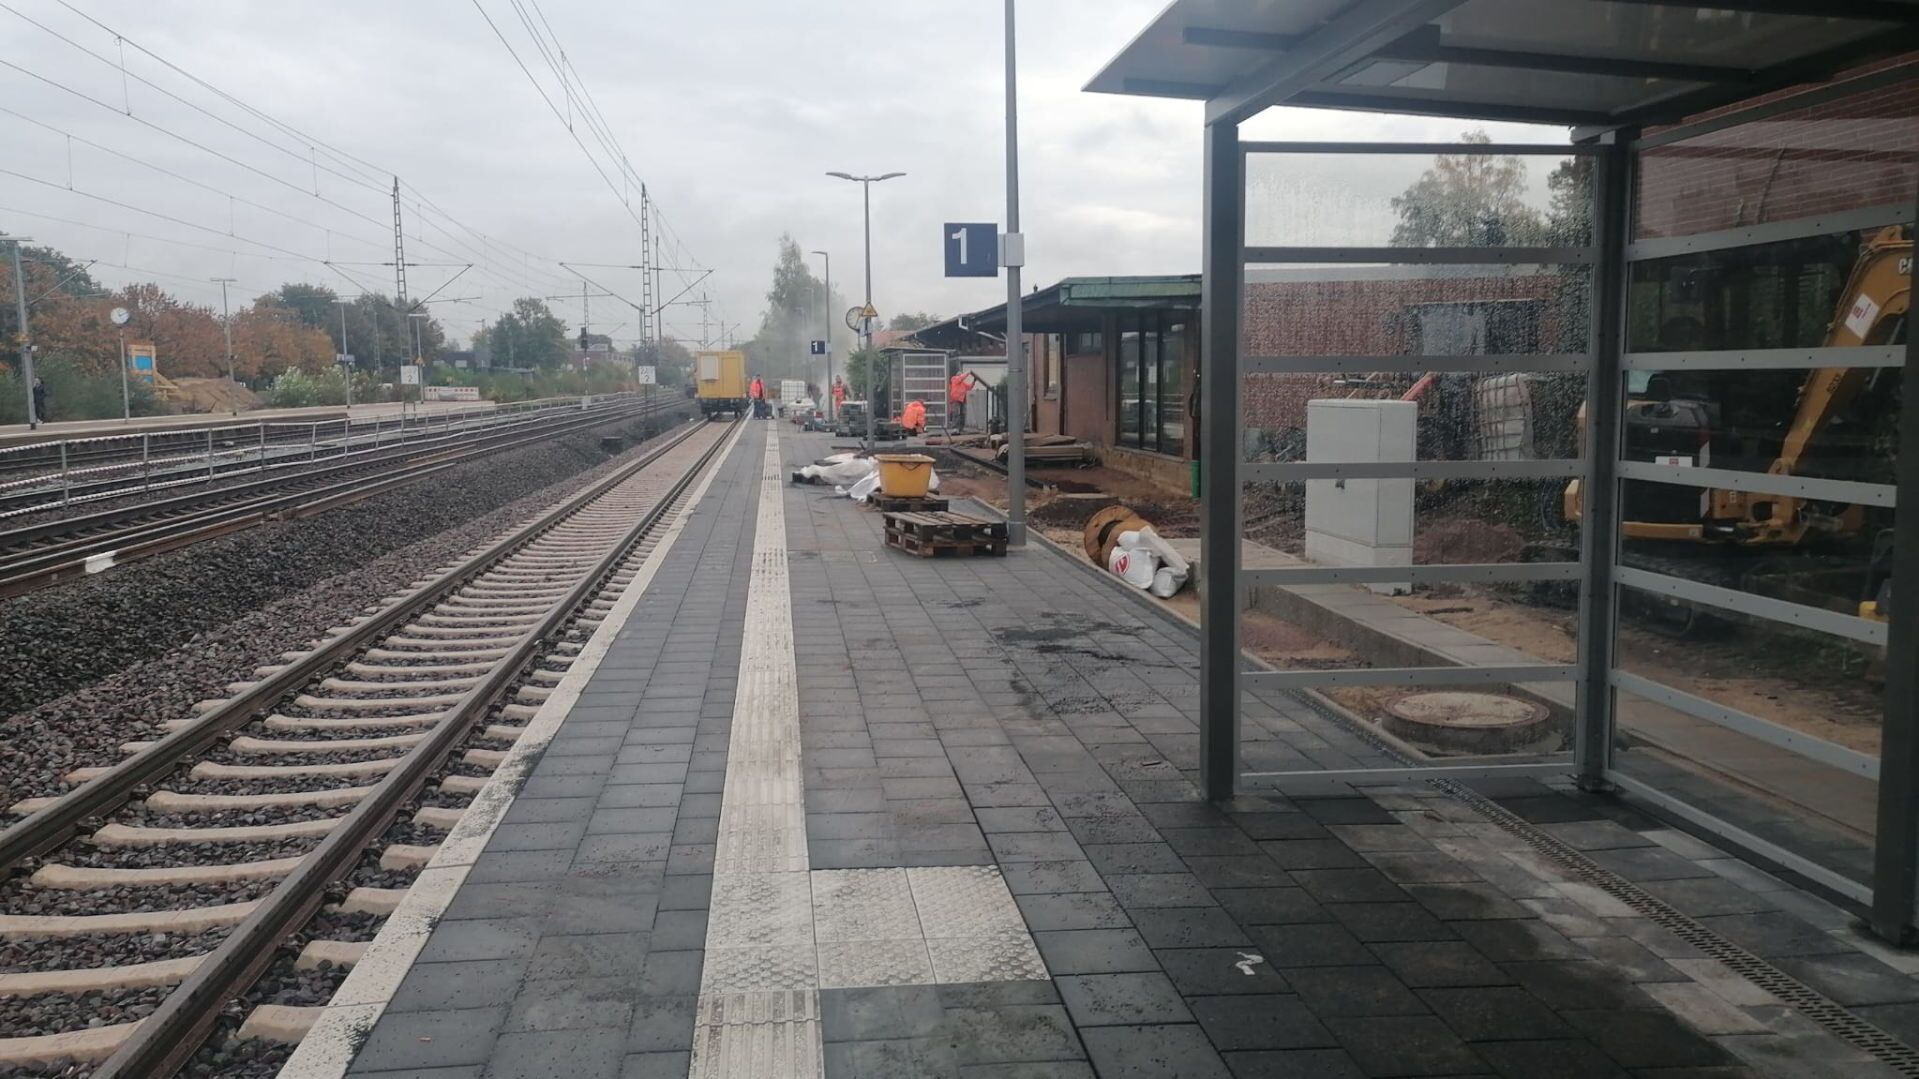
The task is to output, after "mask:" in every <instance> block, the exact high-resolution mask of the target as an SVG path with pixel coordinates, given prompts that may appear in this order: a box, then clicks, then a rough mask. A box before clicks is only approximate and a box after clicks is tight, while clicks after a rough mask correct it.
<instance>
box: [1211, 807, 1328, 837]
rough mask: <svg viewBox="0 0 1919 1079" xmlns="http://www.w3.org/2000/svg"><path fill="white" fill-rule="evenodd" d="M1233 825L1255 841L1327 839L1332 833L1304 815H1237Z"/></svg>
mask: <svg viewBox="0 0 1919 1079" xmlns="http://www.w3.org/2000/svg"><path fill="white" fill-rule="evenodd" d="M1233 823H1235V824H1237V825H1239V826H1240V828H1241V829H1242V830H1244V831H1245V833H1246V834H1247V835H1249V836H1251V837H1253V838H1254V839H1327V838H1330V837H1331V836H1332V833H1331V832H1329V831H1327V830H1326V826H1325V825H1324V824H1321V823H1320V822H1319V821H1318V820H1315V819H1314V818H1312V817H1309V816H1307V815H1306V814H1304V813H1235V814H1233Z"/></svg>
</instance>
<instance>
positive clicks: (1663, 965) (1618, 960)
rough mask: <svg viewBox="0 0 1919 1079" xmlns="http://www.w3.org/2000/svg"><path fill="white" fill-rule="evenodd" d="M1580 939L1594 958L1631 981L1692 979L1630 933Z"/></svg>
mask: <svg viewBox="0 0 1919 1079" xmlns="http://www.w3.org/2000/svg"><path fill="white" fill-rule="evenodd" d="M1579 943H1580V945H1581V946H1582V947H1584V948H1585V949H1586V951H1587V952H1588V953H1590V954H1591V955H1592V957H1593V958H1594V959H1597V960H1599V961H1600V962H1602V963H1604V964H1606V965H1607V966H1609V967H1611V968H1613V969H1614V970H1615V971H1617V972H1618V973H1619V975H1620V976H1621V977H1623V978H1624V979H1625V980H1627V981H1629V982H1634V983H1641V982H1684V981H1691V980H1692V979H1690V978H1689V977H1687V976H1686V975H1684V974H1682V973H1680V972H1679V971H1678V970H1675V969H1674V968H1673V967H1672V965H1671V964H1669V963H1667V962H1666V961H1665V960H1664V959H1661V958H1659V957H1658V956H1657V955H1654V954H1653V953H1652V951H1651V950H1649V949H1648V948H1647V947H1646V946H1645V945H1643V944H1641V943H1639V942H1638V941H1636V940H1633V939H1632V938H1630V937H1586V938H1583V939H1581V940H1580V942H1579Z"/></svg>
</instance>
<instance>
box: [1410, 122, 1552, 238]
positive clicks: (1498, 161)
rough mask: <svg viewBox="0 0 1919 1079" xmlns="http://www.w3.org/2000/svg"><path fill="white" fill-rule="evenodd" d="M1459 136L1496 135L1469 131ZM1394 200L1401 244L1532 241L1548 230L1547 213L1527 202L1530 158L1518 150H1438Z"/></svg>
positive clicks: (1483, 141) (1475, 140)
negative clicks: (1545, 215)
mask: <svg viewBox="0 0 1919 1079" xmlns="http://www.w3.org/2000/svg"><path fill="white" fill-rule="evenodd" d="M1459 141H1460V142H1462V143H1468V144H1477V145H1482V146H1483V145H1490V144H1491V143H1492V141H1493V140H1492V137H1491V136H1490V135H1488V134H1486V133H1485V132H1484V131H1468V132H1466V133H1465V134H1463V135H1461V136H1460V137H1459ZM1392 206H1393V210H1394V212H1395V213H1397V214H1398V215H1399V224H1398V225H1396V226H1394V228H1393V237H1392V242H1393V245H1394V246H1396V247H1506V246H1527V245H1532V244H1538V243H1541V242H1543V241H1544V237H1545V235H1546V221H1545V218H1544V217H1543V215H1541V214H1540V212H1539V211H1538V210H1536V209H1534V208H1533V207H1532V206H1529V205H1528V204H1527V202H1526V162H1525V161H1524V160H1522V159H1521V158H1520V157H1519V156H1518V155H1516V154H1482V153H1466V154H1439V155H1437V157H1436V158H1435V159H1434V161H1433V167H1432V168H1429V169H1427V170H1426V171H1425V172H1424V173H1423V174H1422V175H1421V176H1420V177H1419V179H1418V180H1416V181H1414V182H1413V185H1412V186H1411V187H1408V188H1407V189H1406V192H1405V194H1402V195H1399V196H1398V197H1396V198H1394V199H1393V201H1392Z"/></svg>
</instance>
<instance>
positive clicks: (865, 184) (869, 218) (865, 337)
mask: <svg viewBox="0 0 1919 1079" xmlns="http://www.w3.org/2000/svg"><path fill="white" fill-rule="evenodd" d="M827 175H828V176H831V177H833V178H834V179H837V180H851V181H852V182H854V183H856V184H858V185H860V201H861V205H862V210H863V213H864V219H865V222H866V306H865V308H863V309H862V311H863V312H864V311H871V310H872V309H873V185H874V184H876V183H879V182H880V181H882V180H891V179H894V178H896V177H900V176H904V175H906V174H905V173H903V172H886V173H881V174H880V175H878V176H854V175H853V174H852V173H849V172H829V173H827ZM860 348H861V350H863V351H866V352H868V353H870V352H871V351H872V349H873V320H872V319H871V318H870V317H868V316H867V315H866V314H864V313H862V314H861V315H860ZM876 381H878V380H877V379H876V378H874V371H873V357H872V356H871V355H868V356H867V357H866V448H867V449H869V450H870V449H872V448H873V407H874V406H875V405H876V404H878V402H877V401H875V400H873V398H874V396H876V395H875V393H874V390H875V389H876V388H877V387H875V386H874V383H875V382H876Z"/></svg>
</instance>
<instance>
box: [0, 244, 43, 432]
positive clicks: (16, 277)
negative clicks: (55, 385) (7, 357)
mask: <svg viewBox="0 0 1919 1079" xmlns="http://www.w3.org/2000/svg"><path fill="white" fill-rule="evenodd" d="M32 238H33V237H31V236H0V239H5V240H6V241H7V242H8V243H10V244H11V245H12V247H13V298H14V302H15V303H17V304H19V305H20V331H19V333H20V381H21V385H23V386H25V387H26V390H27V430H29V431H31V430H34V429H36V428H38V427H39V426H40V411H39V409H37V408H36V407H34V403H33V335H32V334H30V333H29V332H28V327H27V276H26V273H25V272H24V271H22V270H21V268H20V248H22V247H23V246H25V245H26V242H27V241H28V240H30V239H32Z"/></svg>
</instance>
